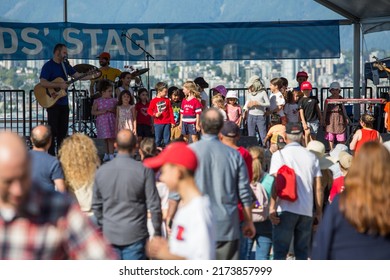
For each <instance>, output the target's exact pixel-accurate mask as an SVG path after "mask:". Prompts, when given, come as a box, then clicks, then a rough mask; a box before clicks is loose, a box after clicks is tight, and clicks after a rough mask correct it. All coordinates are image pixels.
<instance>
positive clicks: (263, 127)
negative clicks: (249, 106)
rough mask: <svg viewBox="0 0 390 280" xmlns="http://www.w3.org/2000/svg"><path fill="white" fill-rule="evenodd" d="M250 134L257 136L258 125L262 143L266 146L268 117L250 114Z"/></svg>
mask: <svg viewBox="0 0 390 280" xmlns="http://www.w3.org/2000/svg"><path fill="white" fill-rule="evenodd" d="M247 123H248V136H256V127H257V130H258V131H259V135H260V140H261V144H262V145H263V146H264V145H265V143H264V139H265V137H266V136H267V121H266V117H265V116H264V115H263V116H254V115H251V114H248V122H247Z"/></svg>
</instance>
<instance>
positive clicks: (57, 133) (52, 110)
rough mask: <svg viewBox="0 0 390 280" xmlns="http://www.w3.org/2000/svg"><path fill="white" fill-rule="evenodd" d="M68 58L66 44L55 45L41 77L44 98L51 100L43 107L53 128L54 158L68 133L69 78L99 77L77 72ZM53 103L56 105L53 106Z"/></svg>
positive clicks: (88, 78) (52, 151)
mask: <svg viewBox="0 0 390 280" xmlns="http://www.w3.org/2000/svg"><path fill="white" fill-rule="evenodd" d="M67 56H68V50H67V47H66V46H65V45H64V44H61V43H59V44H57V45H55V47H54V50H53V58H52V59H50V60H49V61H48V62H46V63H45V64H44V65H43V67H42V71H41V76H40V77H39V78H40V86H41V87H43V88H45V89H46V94H44V98H47V99H49V101H48V102H47V103H48V104H50V105H47V106H44V105H43V106H44V107H46V108H47V119H48V124H49V126H50V127H51V130H52V137H53V138H52V144H51V146H50V148H49V153H50V154H51V155H54V156H55V154H56V147H57V149H59V147H60V146H61V143H62V141H63V140H64V138H65V137H66V135H67V133H68V125H69V106H68V104H69V100H68V95H67V94H66V90H67V88H68V86H69V84H70V83H69V82H67V80H68V76H71V77H72V78H75V79H82V80H90V79H93V78H96V76H97V75H99V72H97V73H96V74H95V75H93V74H88V75H84V74H81V73H78V72H76V70H75V69H73V67H72V66H71V65H70V64H69V62H68V60H67ZM62 95H63V96H62ZM60 96H62V97H60ZM57 99H58V100H57ZM50 101H52V102H50ZM51 103H54V104H53V105H52V104H51ZM40 104H41V103H40Z"/></svg>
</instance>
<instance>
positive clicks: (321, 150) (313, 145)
mask: <svg viewBox="0 0 390 280" xmlns="http://www.w3.org/2000/svg"><path fill="white" fill-rule="evenodd" d="M306 149H308V150H309V151H310V152H312V153H314V154H315V155H316V157H317V158H318V161H319V163H320V168H321V169H323V170H324V169H328V168H329V167H331V166H332V165H333V164H334V162H333V161H332V160H331V157H330V156H326V155H325V145H324V144H323V143H322V142H320V141H317V140H313V141H310V142H309V144H307V147H306Z"/></svg>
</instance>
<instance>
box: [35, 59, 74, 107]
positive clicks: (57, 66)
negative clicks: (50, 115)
mask: <svg viewBox="0 0 390 280" xmlns="http://www.w3.org/2000/svg"><path fill="white" fill-rule="evenodd" d="M64 65H65V68H66V73H67V74H68V75H69V76H73V75H74V74H75V73H76V70H74V69H73V67H72V66H70V65H69V64H68V63H64ZM39 78H42V79H45V80H48V81H49V82H51V81H53V80H55V79H56V78H62V79H64V80H65V81H67V80H68V77H67V76H66V75H65V73H64V70H63V68H62V65H61V63H57V62H55V61H54V60H53V59H50V60H49V61H48V62H46V63H45V64H44V65H43V67H42V71H41V76H40V77H39ZM68 103H69V101H68V95H66V96H64V97H62V98H60V99H58V100H57V102H56V104H57V105H68Z"/></svg>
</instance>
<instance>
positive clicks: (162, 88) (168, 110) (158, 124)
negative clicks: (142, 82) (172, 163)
mask: <svg viewBox="0 0 390 280" xmlns="http://www.w3.org/2000/svg"><path fill="white" fill-rule="evenodd" d="M155 89H156V91H157V96H156V97H155V98H153V99H152V100H151V101H150V105H149V108H148V114H149V115H150V116H152V117H153V118H154V119H153V120H154V139H155V142H156V145H157V147H164V146H166V145H168V143H169V141H170V138H171V126H173V125H175V119H174V117H173V110H172V105H171V101H170V100H169V98H168V97H167V93H168V85H167V84H166V83H164V82H158V83H157V84H156V86H155Z"/></svg>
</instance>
